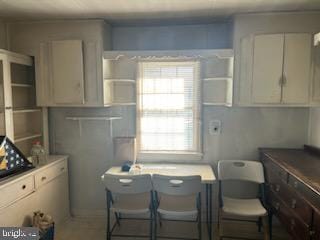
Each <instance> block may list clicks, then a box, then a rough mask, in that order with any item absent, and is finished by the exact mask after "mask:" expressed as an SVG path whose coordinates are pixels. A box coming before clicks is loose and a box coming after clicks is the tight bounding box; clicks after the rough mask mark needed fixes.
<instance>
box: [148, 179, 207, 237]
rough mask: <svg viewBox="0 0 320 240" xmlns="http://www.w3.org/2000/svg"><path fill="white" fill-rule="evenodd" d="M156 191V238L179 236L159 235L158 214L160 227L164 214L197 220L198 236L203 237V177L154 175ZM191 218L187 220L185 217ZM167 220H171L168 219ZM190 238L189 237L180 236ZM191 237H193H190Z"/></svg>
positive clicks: (175, 218)
mask: <svg viewBox="0 0 320 240" xmlns="http://www.w3.org/2000/svg"><path fill="white" fill-rule="evenodd" d="M153 188H154V192H155V196H154V200H155V203H154V207H155V214H154V217H155V234H154V235H155V239H157V237H159V238H169V239H172V238H174V239H179V238H178V237H170V236H157V216H158V217H159V221H160V227H161V219H162V217H163V216H166V217H169V218H170V217H173V218H174V221H187V222H190V221H191V222H197V227H198V238H199V239H201V177H200V176H181V177H177V176H165V175H157V174H155V175H153ZM186 218H187V219H189V218H190V219H191V220H185V219H186ZM167 221H170V220H169V219H167ZM180 239H188V238H180ZM190 239H191V238H190Z"/></svg>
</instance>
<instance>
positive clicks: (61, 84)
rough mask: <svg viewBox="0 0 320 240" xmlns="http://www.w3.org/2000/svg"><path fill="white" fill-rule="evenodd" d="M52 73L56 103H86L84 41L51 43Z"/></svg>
mask: <svg viewBox="0 0 320 240" xmlns="http://www.w3.org/2000/svg"><path fill="white" fill-rule="evenodd" d="M51 74H52V76H51V77H52V86H53V89H52V90H53V94H52V95H53V99H54V103H55V104H83V103H84V72H83V49H82V41H80V40H64V41H53V42H52V43H51Z"/></svg>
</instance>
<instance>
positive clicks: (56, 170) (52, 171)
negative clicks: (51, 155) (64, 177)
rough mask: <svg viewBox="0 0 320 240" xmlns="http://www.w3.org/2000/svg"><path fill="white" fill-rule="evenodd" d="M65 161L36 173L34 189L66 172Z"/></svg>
mask: <svg viewBox="0 0 320 240" xmlns="http://www.w3.org/2000/svg"><path fill="white" fill-rule="evenodd" d="M67 170H68V169H67V161H62V162H60V163H57V164H54V165H53V166H50V167H48V168H46V169H44V170H42V171H40V172H38V173H36V174H35V183H36V188H39V187H41V186H42V185H44V184H46V183H47V182H50V181H51V180H52V179H55V178H56V177H57V176H59V175H61V174H63V173H65V172H67Z"/></svg>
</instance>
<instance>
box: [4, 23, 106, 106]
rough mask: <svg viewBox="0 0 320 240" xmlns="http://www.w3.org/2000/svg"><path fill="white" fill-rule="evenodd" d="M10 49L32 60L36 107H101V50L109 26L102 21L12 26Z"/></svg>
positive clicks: (9, 27)
mask: <svg viewBox="0 0 320 240" xmlns="http://www.w3.org/2000/svg"><path fill="white" fill-rule="evenodd" d="M8 31H9V32H10V49H14V50H15V51H19V52H22V53H25V54H27V55H31V56H34V57H35V67H36V87H37V105H39V106H51V107H55V106H66V107H68V106H70V107H83V106H85V107H87V106H92V107H99V106H103V81H102V79H103V75H102V70H103V68H102V59H103V51H104V50H107V49H110V48H111V37H110V27H109V25H108V24H106V23H105V22H104V21H101V20H70V21H45V22H31V23H30V22H29V23H12V24H9V26H8Z"/></svg>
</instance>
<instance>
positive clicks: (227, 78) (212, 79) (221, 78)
mask: <svg viewBox="0 0 320 240" xmlns="http://www.w3.org/2000/svg"><path fill="white" fill-rule="evenodd" d="M225 80H232V77H212V78H203V81H225Z"/></svg>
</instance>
